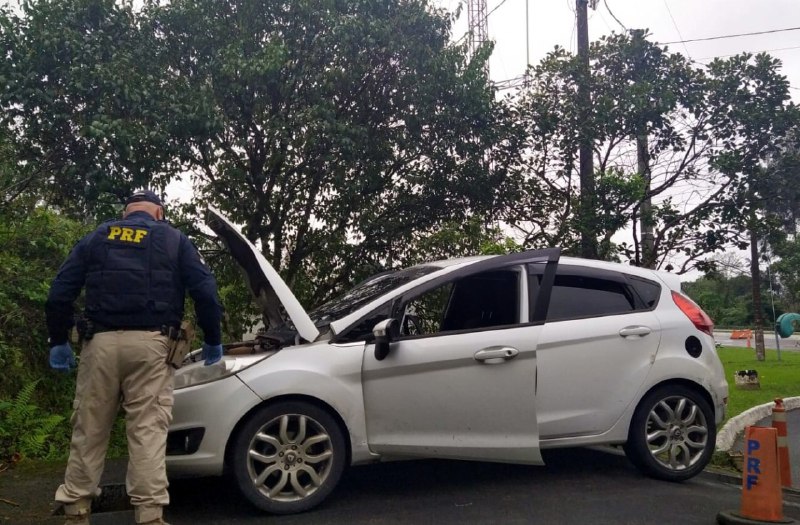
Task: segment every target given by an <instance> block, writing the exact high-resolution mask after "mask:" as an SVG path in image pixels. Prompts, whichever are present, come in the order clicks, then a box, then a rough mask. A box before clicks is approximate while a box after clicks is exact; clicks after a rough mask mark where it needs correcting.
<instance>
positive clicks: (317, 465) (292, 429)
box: [247, 414, 333, 502]
mask: <svg viewBox="0 0 800 525" xmlns="http://www.w3.org/2000/svg"><path fill="white" fill-rule="evenodd" d="M332 462H333V443H332V442H331V437H330V435H329V434H328V432H327V430H326V429H325V427H323V426H322V425H321V424H320V423H319V422H318V421H316V420H315V419H313V418H311V417H308V416H305V415H302V414H283V415H281V416H278V417H276V418H275V419H272V420H271V421H269V422H268V423H267V424H265V425H264V426H262V427H261V428H260V429H259V430H258V432H256V433H255V435H254V436H253V438H252V439H251V440H250V445H249V447H248V451H247V471H248V473H249V475H250V481H251V482H252V483H253V486H255V488H256V489H257V490H258V491H259V492H260V493H261V494H262V495H263V496H264V497H266V498H269V499H270V500H273V501H281V502H292V501H300V500H302V499H305V498H307V497H309V496H311V495H312V494H313V493H314V492H316V491H317V490H319V488H320V487H321V486H322V485H323V484H324V483H325V481H326V480H327V479H328V476H329V474H330V471H331V465H332Z"/></svg>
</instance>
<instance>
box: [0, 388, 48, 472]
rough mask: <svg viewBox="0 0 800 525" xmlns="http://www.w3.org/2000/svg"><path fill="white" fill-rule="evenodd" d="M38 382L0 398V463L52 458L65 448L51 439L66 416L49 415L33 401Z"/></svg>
mask: <svg viewBox="0 0 800 525" xmlns="http://www.w3.org/2000/svg"><path fill="white" fill-rule="evenodd" d="M38 384H39V381H33V382H31V383H28V384H27V385H25V386H24V387H23V388H22V390H20V391H19V393H18V394H17V396H16V397H15V398H14V399H13V400H11V401H7V400H0V463H8V462H12V461H14V460H15V459H17V458H25V457H36V458H52V457H56V456H58V455H60V454H61V453H62V451H61V450H60V449H59V448H57V447H56V446H55V445H56V443H54V442H53V441H52V440H51V438H52V436H53V434H54V433H55V432H56V431H57V429H58V427H59V425H60V424H61V423H62V421H64V417H63V416H59V415H54V414H47V413H46V412H44V411H43V410H42V409H41V408H39V407H38V406H36V405H35V404H34V403H33V401H32V400H33V394H34V391H35V389H36V386H37V385H38Z"/></svg>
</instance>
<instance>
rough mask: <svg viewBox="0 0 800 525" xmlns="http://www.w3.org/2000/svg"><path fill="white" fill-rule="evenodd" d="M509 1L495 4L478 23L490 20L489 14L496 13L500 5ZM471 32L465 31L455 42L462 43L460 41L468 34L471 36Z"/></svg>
mask: <svg viewBox="0 0 800 525" xmlns="http://www.w3.org/2000/svg"><path fill="white" fill-rule="evenodd" d="M507 1H508V0H502V1H501V2H500V3H499V4H497V5H496V6H494V8H492V10H491V11H489V12H488V13H486V16H484V17H481V19H480V20H478V21H477V22H476V24H483V23H484V22H485V21H486V20H488V19H489V16H490V15H491V14H492V13H494V12H495V11H497V10H498V9H500V6H502V5H503V4H505V3H506V2H507ZM469 34H470V31H467V32H466V33H464V34H463V35H461V38H459V39H458V40H456V41H455V44H456V45H458V44H460V43H461V42H462V41H463V40H464V39H465V38H467V36H469Z"/></svg>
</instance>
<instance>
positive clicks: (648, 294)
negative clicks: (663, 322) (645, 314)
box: [628, 276, 661, 309]
mask: <svg viewBox="0 0 800 525" xmlns="http://www.w3.org/2000/svg"><path fill="white" fill-rule="evenodd" d="M628 280H629V281H630V283H631V285H632V286H633V288H634V289H635V290H636V293H637V294H639V297H640V298H641V299H642V303H644V306H645V307H646V308H647V309H652V308H655V307H656V305H657V304H658V298H659V297H661V286H660V285H659V284H658V283H655V282H653V281H648V280H647V279H642V278H641V277H633V276H630V277H628Z"/></svg>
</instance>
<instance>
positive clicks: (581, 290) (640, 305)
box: [530, 264, 661, 321]
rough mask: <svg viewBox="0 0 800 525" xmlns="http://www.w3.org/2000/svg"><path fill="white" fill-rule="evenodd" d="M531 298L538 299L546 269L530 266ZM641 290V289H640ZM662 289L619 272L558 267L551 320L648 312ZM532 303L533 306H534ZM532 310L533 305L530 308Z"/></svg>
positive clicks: (552, 296)
mask: <svg viewBox="0 0 800 525" xmlns="http://www.w3.org/2000/svg"><path fill="white" fill-rule="evenodd" d="M530 272H531V273H532V274H533V275H531V277H532V278H531V279H530V287H531V294H530V295H531V297H532V298H535V297H536V296H538V292H539V286H540V283H541V280H542V272H543V269H542V268H541V267H537V266H531V267H530ZM639 287H641V290H639ZM660 291H661V288H660V287H659V285H658V284H656V283H654V282H651V281H648V280H646V279H637V280H636V281H635V283H634V282H633V277H632V276H626V275H624V274H622V273H619V272H614V271H609V270H603V269H598V268H590V267H584V266H574V265H570V264H559V265H558V268H557V270H556V276H555V282H554V283H553V289H552V291H551V294H550V304H549V307H548V310H547V320H548V321H563V320H566V319H581V318H586V317H602V316H605V315H617V314H624V313H627V312H633V311H637V310H649V309H651V308H652V307H653V306H654V304H655V303H654V302H653V301H657V300H658V295H659V294H660ZM533 301H534V300H532V305H533V304H534V302H533ZM531 307H532V308H533V306H531Z"/></svg>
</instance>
